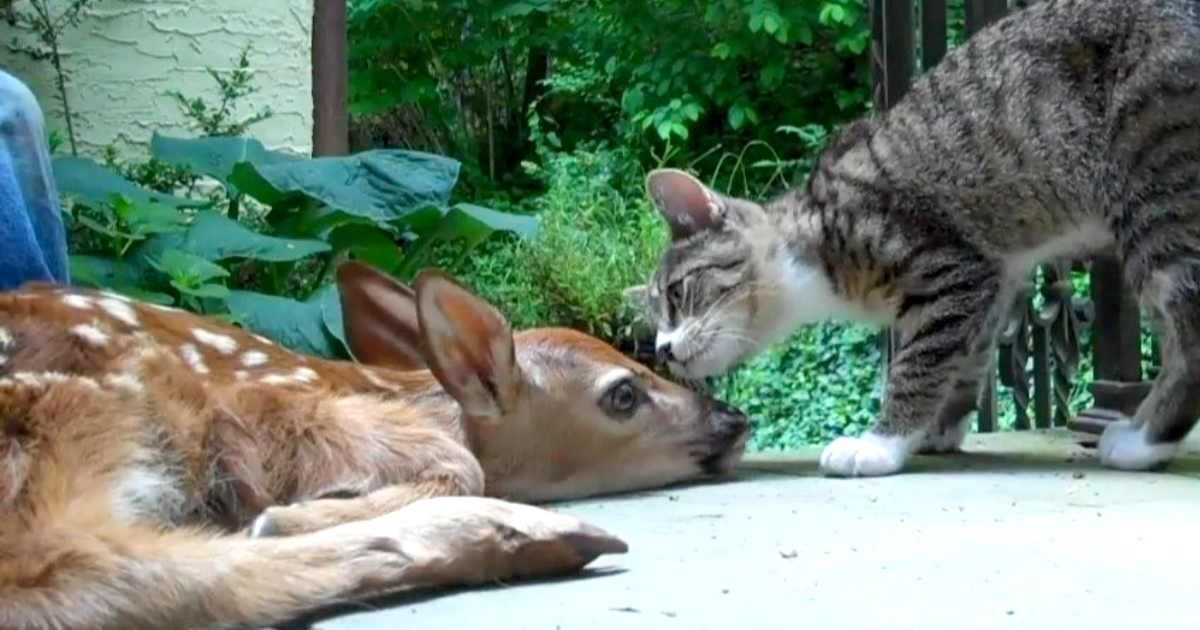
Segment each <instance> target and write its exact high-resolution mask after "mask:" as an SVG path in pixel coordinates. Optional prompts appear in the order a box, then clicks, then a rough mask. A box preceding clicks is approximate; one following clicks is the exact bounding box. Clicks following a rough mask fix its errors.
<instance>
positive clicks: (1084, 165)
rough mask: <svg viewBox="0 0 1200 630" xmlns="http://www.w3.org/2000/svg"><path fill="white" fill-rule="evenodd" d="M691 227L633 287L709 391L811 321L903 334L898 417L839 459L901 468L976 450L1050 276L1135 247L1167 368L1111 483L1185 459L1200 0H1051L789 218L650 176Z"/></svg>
mask: <svg viewBox="0 0 1200 630" xmlns="http://www.w3.org/2000/svg"><path fill="white" fill-rule="evenodd" d="M646 186H647V191H648V194H649V196H650V198H651V199H652V201H653V203H654V205H655V207H656V208H657V210H658V211H659V212H660V213H661V215H662V216H663V218H664V219H665V220H666V223H667V225H668V226H669V228H670V231H671V241H672V242H671V245H670V247H669V248H668V249H667V251H665V252H664V254H663V255H662V257H661V260H660V262H659V264H658V266H657V268H656V269H655V271H654V275H653V279H652V281H651V282H650V283H649V284H648V285H646V286H644V287H635V288H633V289H632V290H631V293H635V294H637V295H638V296H639V298H638V299H642V300H644V303H645V305H646V308H647V309H648V312H649V313H651V314H652V317H653V319H654V321H655V322H656V325H657V328H658V338H657V345H658V349H659V353H660V356H661V357H662V358H663V359H664V360H666V361H667V363H668V365H669V366H670V367H671V369H672V370H673V371H674V372H675V373H677V374H678V375H680V376H681V377H685V378H698V377H703V376H708V375H716V374H721V373H723V372H727V371H729V370H730V369H732V368H733V367H734V366H735V365H737V364H739V363H741V362H743V361H745V360H747V359H748V358H750V357H751V356H753V355H754V354H756V353H757V352H758V351H760V350H761V349H762V348H763V347H765V346H767V345H769V344H772V343H775V342H777V341H779V340H781V339H782V338H783V337H785V336H786V335H788V334H789V333H790V332H791V331H792V330H794V329H795V328H796V327H798V326H801V325H804V324H809V323H814V322H818V321H826V320H834V319H839V320H853V321H861V322H871V323H876V324H880V325H892V326H895V329H896V330H897V332H899V333H900V339H901V344H900V345H899V346H898V347H897V351H896V353H895V356H894V358H893V360H892V362H891V364H890V365H889V366H888V378H887V381H886V383H887V384H886V388H885V391H884V400H883V409H882V413H881V415H880V417H879V419H878V421H877V422H876V424H875V425H874V426H873V427H872V428H871V429H870V430H869V431H867V432H866V433H865V434H864V435H862V436H861V437H857V438H854V437H843V438H839V439H837V440H836V441H834V442H832V443H831V444H829V445H828V446H827V447H826V448H825V450H824V452H823V453H822V455H821V468H822V470H823V471H824V472H825V473H826V474H829V475H832V476H873V475H887V474H891V473H895V472H897V471H899V470H901V469H902V468H903V467H904V465H905V462H906V460H907V459H908V458H909V456H910V455H911V454H912V453H913V452H916V451H918V450H926V451H947V450H955V449H957V448H958V447H959V446H960V445H961V442H962V438H963V434H964V431H965V421H966V420H967V417H968V413H969V412H970V411H971V410H972V409H973V408H974V407H975V401H976V397H977V395H978V390H979V383H980V381H981V379H982V377H983V375H984V374H985V369H986V367H987V358H988V356H989V353H990V351H991V350H992V348H993V344H994V339H995V337H996V335H997V329H998V328H999V325H1000V322H1001V320H1002V319H1003V316H1004V315H1005V314H1006V313H1007V311H1008V309H1009V308H1010V307H1011V305H1012V304H1013V301H1014V299H1015V291H1016V287H1017V285H1018V283H1020V282H1022V281H1024V280H1027V279H1028V277H1029V275H1030V274H1031V273H1032V271H1033V270H1034V269H1035V267H1036V265H1037V264H1040V263H1042V262H1049V261H1052V260H1054V259H1057V258H1059V257H1063V256H1072V257H1074V256H1081V255H1086V254H1088V253H1091V252H1095V251H1097V250H1100V249H1103V248H1109V247H1112V248H1115V251H1116V252H1117V253H1118V255H1119V256H1120V257H1121V259H1122V260H1123V261H1124V264H1125V270H1126V273H1127V277H1126V280H1127V282H1128V283H1129V286H1130V288H1131V289H1133V290H1136V291H1137V293H1138V295H1139V296H1140V297H1141V299H1142V304H1143V308H1145V309H1146V310H1147V311H1148V312H1149V313H1150V314H1151V315H1152V316H1153V319H1154V324H1155V332H1156V334H1157V335H1158V336H1159V339H1160V342H1161V347H1162V371H1161V373H1160V374H1159V375H1158V377H1157V378H1156V379H1155V381H1154V384H1153V388H1152V389H1151V391H1150V393H1149V396H1148V397H1147V398H1146V399H1145V401H1144V402H1142V404H1141V406H1140V407H1139V408H1138V409H1137V412H1136V413H1135V415H1134V417H1133V418H1132V419H1126V420H1124V421H1121V422H1118V423H1114V424H1112V425H1111V426H1109V427H1108V428H1107V430H1106V431H1105V432H1104V434H1103V436H1102V438H1101V440H1100V444H1099V454H1100V458H1101V460H1102V462H1103V463H1104V464H1105V465H1107V466H1110V467H1114V468H1118V469H1126V470H1146V469H1154V468H1158V467H1161V466H1163V465H1165V464H1167V463H1168V462H1169V461H1170V460H1171V459H1172V458H1173V457H1174V456H1175V454H1176V452H1177V450H1178V448H1179V444H1180V442H1181V440H1182V439H1183V438H1184V437H1185V436H1186V435H1187V433H1188V432H1189V431H1190V430H1191V429H1192V427H1193V425H1194V424H1195V423H1196V420H1197V416H1198V415H1200V2H1198V1H1197V0H1045V1H1043V2H1040V3H1036V4H1033V5H1032V6H1031V7H1029V8H1027V9H1023V10H1020V11H1016V12H1013V13H1011V14H1010V15H1009V16H1008V17H1006V18H1003V19H1001V20H999V21H997V22H995V23H993V24H992V25H991V26H990V27H988V28H985V29H984V30H982V31H980V32H979V33H977V34H976V35H975V36H974V37H972V38H970V39H969V40H968V41H966V42H965V43H963V44H962V45H961V46H958V47H956V48H955V49H954V50H952V51H951V52H950V53H949V54H947V55H946V57H945V58H944V59H943V61H942V62H941V63H940V64H939V65H938V66H937V67H935V68H933V69H931V70H930V71H928V72H927V73H925V74H924V75H923V76H922V77H921V78H920V79H918V80H917V81H916V82H915V83H914V85H913V86H912V87H911V89H910V91H909V92H908V94H907V95H906V96H905V97H904V98H903V99H902V100H901V101H900V102H899V103H897V104H896V105H895V106H894V107H893V108H892V109H891V110H890V111H888V112H886V113H881V114H877V115H875V116H873V117H869V118H865V119H862V120H859V121H856V122H853V123H851V124H849V125H847V126H845V128H844V129H843V130H842V131H841V132H839V133H838V134H837V135H836V136H835V137H834V138H833V139H832V140H831V141H830V143H829V144H828V145H827V146H826V147H825V149H824V150H823V151H822V153H821V155H819V157H818V160H817V163H816V165H815V167H814V169H813V171H812V172H811V173H810V174H809V177H808V179H807V181H806V182H805V183H804V185H803V186H802V187H800V188H799V189H795V190H792V191H789V192H787V193H785V194H783V195H781V196H779V197H777V198H775V199H773V200H771V201H768V202H767V203H765V204H759V203H755V202H752V201H748V200H744V199H736V198H732V197H730V196H726V195H723V194H720V193H718V192H715V191H713V190H710V189H708V188H707V187H705V186H704V185H703V184H701V183H700V182H699V181H697V180H696V179H695V178H693V177H691V176H690V175H688V174H686V173H683V172H681V171H677V170H658V171H655V172H653V173H651V174H650V175H649V176H648V177H647V181H646Z"/></svg>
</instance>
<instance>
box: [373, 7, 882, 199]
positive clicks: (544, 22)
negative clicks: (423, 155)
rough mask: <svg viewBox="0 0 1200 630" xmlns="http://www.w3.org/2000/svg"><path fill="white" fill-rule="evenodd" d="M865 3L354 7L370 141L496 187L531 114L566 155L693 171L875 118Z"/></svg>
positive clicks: (526, 147) (525, 146)
mask: <svg viewBox="0 0 1200 630" xmlns="http://www.w3.org/2000/svg"><path fill="white" fill-rule="evenodd" d="M865 7H866V2H865V0H801V1H799V2H788V3H784V2H776V1H775V0H697V1H692V2H683V1H681V0H669V1H667V2H662V1H660V0H655V1H647V0H636V1H633V2H611V1H608V0H587V1H584V2H572V3H564V2H552V1H551V0H490V1H486V2H479V1H474V0H472V1H468V0H449V1H447V0H441V1H437V2H434V1H432V0H351V3H350V8H351V12H350V16H349V28H350V42H351V47H350V69H351V74H350V95H351V103H352V112H353V114H354V116H355V117H356V118H357V119H358V125H357V126H358V128H359V129H362V130H365V131H364V132H363V133H364V134H365V135H368V136H373V137H369V138H365V139H364V140H365V141H366V142H367V143H372V144H376V145H379V144H382V145H384V146H412V147H418V148H424V149H427V150H437V151H445V152H449V153H451V154H453V155H460V156H464V161H465V162H467V163H468V164H470V165H473V166H468V170H469V171H470V172H471V173H472V176H473V177H477V176H484V177H486V178H487V179H488V180H490V181H491V182H492V184H495V183H500V182H503V181H509V184H510V185H511V184H512V183H513V180H515V179H520V178H521V176H522V175H523V173H521V172H519V171H517V170H516V169H515V167H516V165H517V164H519V163H520V162H521V160H523V159H526V158H528V157H529V156H530V155H531V154H532V153H533V151H534V148H535V145H534V142H533V138H532V137H531V129H530V122H531V120H536V121H537V122H538V123H540V124H541V126H542V127H543V128H544V130H545V131H546V132H547V135H546V138H547V139H548V140H549V141H550V144H549V145H548V146H550V147H552V148H556V149H562V150H567V151H569V150H571V149H572V148H574V147H575V146H577V145H578V144H579V143H581V142H588V141H606V142H612V141H620V142H621V144H623V145H625V146H627V147H629V148H631V149H634V150H635V151H636V153H635V157H636V159H638V160H639V161H642V162H643V163H647V164H662V163H666V162H668V161H671V160H679V161H682V163H685V164H692V163H694V162H695V160H696V159H697V158H698V157H704V156H706V155H709V154H710V153H709V152H710V151H711V150H712V149H713V148H714V147H718V146H740V145H743V144H745V143H747V142H750V141H753V140H763V139H767V138H769V137H772V136H773V135H774V134H775V131H776V129H777V128H779V127H780V126H789V127H794V128H801V127H803V126H805V125H808V124H812V123H818V124H821V125H823V126H826V127H829V126H832V125H835V124H837V123H839V122H841V121H844V120H847V119H848V118H850V117H853V116H857V115H859V114H861V113H863V112H864V111H866V110H867V109H868V107H869V96H870V95H869V89H868V84H869V63H868V57H867V48H868V42H869V28H868V26H869V25H868V24H867V19H866V8H865ZM398 32H405V33H410V34H411V35H412V36H411V37H395V33H398ZM531 114H534V115H536V119H533V118H531ZM776 140H779V138H776ZM787 140H788V139H786V138H785V139H783V141H784V142H785V143H786V142H787ZM799 148H800V147H799V145H796V146H791V145H788V146H783V147H780V149H781V150H783V151H785V152H791V151H792V150H793V149H795V150H799ZM646 160H649V162H646ZM708 167H711V165H709V166H708Z"/></svg>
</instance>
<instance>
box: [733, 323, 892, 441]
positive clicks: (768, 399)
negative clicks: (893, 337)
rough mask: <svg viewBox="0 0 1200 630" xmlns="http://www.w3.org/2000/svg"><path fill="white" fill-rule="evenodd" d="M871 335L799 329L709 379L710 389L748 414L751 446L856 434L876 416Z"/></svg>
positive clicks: (841, 328)
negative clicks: (724, 373) (751, 425)
mask: <svg viewBox="0 0 1200 630" xmlns="http://www.w3.org/2000/svg"><path fill="white" fill-rule="evenodd" d="M878 339H879V336H878V333H877V332H876V331H874V330H872V329H870V328H868V327H865V326H856V325H842V324H822V325H818V326H811V327H806V328H803V329H801V330H799V331H797V332H796V333H795V334H793V335H792V336H791V337H790V338H789V339H788V340H787V341H786V342H784V343H780V344H777V345H776V347H774V348H770V349H768V350H766V351H764V352H763V353H762V354H761V355H759V356H758V357H757V358H755V359H753V360H751V361H750V362H748V363H746V364H745V365H743V366H742V367H741V368H739V369H738V370H736V371H734V372H733V373H732V374H730V375H728V376H725V377H722V378H720V379H716V381H715V387H714V394H715V395H717V396H718V397H721V398H723V399H725V400H727V401H729V402H730V403H732V404H734V405H737V406H739V407H741V408H742V410H743V411H745V412H746V413H747V414H749V415H750V418H751V420H752V422H753V423H754V434H753V437H752V438H751V443H750V448H751V449H755V450H761V449H794V448H800V447H803V446H809V445H813V444H823V443H825V442H828V441H829V440H831V439H833V438H836V437H839V436H842V435H857V434H858V433H860V432H861V431H863V430H865V429H866V428H867V427H868V426H870V425H871V423H872V422H874V421H875V418H876V416H877V415H878V414H879V408H880V393H881V384H882V382H883V379H882V378H881V374H882V372H881V365H882V363H881V362H882V360H883V357H882V354H881V352H880V347H879V343H878Z"/></svg>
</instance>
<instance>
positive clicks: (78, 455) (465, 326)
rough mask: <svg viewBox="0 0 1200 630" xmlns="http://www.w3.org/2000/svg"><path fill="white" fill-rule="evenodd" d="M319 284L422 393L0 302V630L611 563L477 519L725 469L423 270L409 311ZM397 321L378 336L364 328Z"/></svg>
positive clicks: (342, 365)
mask: <svg viewBox="0 0 1200 630" xmlns="http://www.w3.org/2000/svg"><path fill="white" fill-rule="evenodd" d="M339 282H340V288H341V289H342V293H343V305H344V306H345V308H346V312H345V319H346V327H347V331H348V333H349V334H348V337H349V338H351V339H352V341H351V345H352V346H354V345H355V344H362V343H369V344H372V351H371V352H373V355H372V356H373V357H374V358H375V360H376V361H377V362H378V363H381V364H388V363H390V364H392V365H396V366H401V367H406V368H412V367H414V366H415V364H420V365H429V367H430V368H432V372H431V371H430V370H413V369H406V370H396V369H387V368H380V367H368V366H362V365H356V364H353V363H346V362H334V361H326V360H321V359H317V358H314V357H306V356H301V355H297V354H294V353H291V352H289V351H287V350H286V349H284V348H282V347H280V346H278V345H275V344H273V343H271V342H269V341H267V340H265V339H262V338H258V337H255V336H252V335H250V334H248V333H246V332H244V331H242V330H240V329H237V328H235V327H232V326H229V325H225V324H222V323H220V322H217V321H214V320H211V319H207V318H202V317H198V316H195V315H192V314H188V313H184V312H182V311H176V310H164V309H160V308H157V307H153V306H149V305H144V304H139V303H135V302H130V301H128V300H126V299H125V298H122V297H119V296H113V295H108V294H103V293H100V292H95V291H91V290H86V289H70V288H62V287H53V286H46V285H31V286H27V287H25V288H24V289H23V290H21V291H19V292H14V293H10V294H0V413H2V415H0V627H3V628H6V629H7V628H14V629H15V628H143V627H144V628H184V627H187V628H224V627H238V626H244V625H267V624H271V623H275V622H279V621H282V620H285V619H288V618H291V617H294V616H296V615H297V614H300V613H302V612H305V611H308V610H312V609H314V608H318V607H321V606H325V605H328V604H331V603H334V602H338V601H345V600H348V599H356V598H360V597H364V596H368V595H371V594H374V593H377V592H380V591H385V590H391V589H395V588H405V587H411V586H418V585H422V584H463V583H478V582H482V581H486V580H493V579H502V578H508V577H522V576H527V575H548V574H555V573H560V572H564V571H571V570H577V569H579V568H581V567H582V566H584V565H586V564H588V563H589V562H591V561H592V560H593V559H595V558H596V557H597V556H598V555H600V554H602V553H611V552H620V551H623V550H624V543H622V542H620V541H619V540H617V539H615V538H613V537H611V536H609V535H608V534H606V533H604V532H603V531H601V530H598V529H596V528H594V527H591V526H590V525H586V524H584V523H581V522H579V521H578V520H576V519H573V518H570V517H566V516H561V515H556V514H553V513H551V512H548V511H545V510H542V509H539V508H534V507H532V506H528V505H521V504H517V503H509V502H507V501H501V500H496V499H484V498H482V497H479V496H478V495H482V494H485V493H486V494H489V495H493V496H498V497H503V498H504V499H508V500H514V501H543V500H551V499H559V498H573V497H580V496H587V495H589V494H594V493H600V492H618V491H625V490H631V489H635V488H647V487H653V486H657V485H663V484H667V483H671V482H675V481H679V480H682V479H685V478H688V477H693V476H697V475H700V474H702V473H704V472H721V471H724V470H727V469H728V467H729V466H730V465H732V463H733V462H734V461H736V460H737V458H738V457H739V456H740V454H741V452H742V448H743V444H744V441H745V433H746V430H747V428H748V427H747V424H746V422H745V418H744V416H742V415H741V414H740V413H738V412H737V411H736V410H733V409H731V408H728V407H726V406H723V405H721V404H719V403H716V402H715V401H712V400H709V399H706V398H703V397H701V396H699V395H697V394H695V393H693V392H691V391H689V390H686V389H684V388H682V387H680V386H678V385H675V384H673V383H670V382H669V381H666V380H663V379H661V378H658V377H656V376H655V375H653V374H652V373H650V372H649V371H648V370H646V369H645V368H644V367H642V366H640V365H639V364H637V363H635V362H632V361H630V360H628V359H626V358H625V357H624V356H622V355H620V354H619V353H617V352H616V351H615V350H613V349H612V348H611V347H609V346H607V345H606V344H603V343H602V342H600V341H598V340H595V339H592V338H590V337H587V336H586V335H582V334H581V333H578V332H575V331H570V330H535V331H526V332H523V333H518V334H517V335H515V336H514V335H512V334H511V333H510V332H509V330H508V327H507V323H506V322H505V321H504V319H503V317H502V316H501V315H500V314H499V313H498V312H496V311H495V309H493V308H492V307H490V306H489V305H487V304H486V303H485V302H483V301H482V300H480V299H479V298H477V297H475V296H474V295H473V294H472V293H471V292H470V291H469V290H467V289H466V288H464V287H462V286H460V285H458V284H457V283H455V282H453V281H452V280H450V279H449V278H447V277H445V276H443V275H441V274H438V273H435V272H424V273H423V274H422V275H421V276H420V277H419V278H418V282H417V290H416V292H415V293H414V292H412V291H411V290H409V289H407V287H403V285H400V284H399V283H396V282H394V281H392V280H391V279H389V278H387V277H386V276H383V274H380V273H378V272H375V271H373V270H371V269H370V268H367V267H365V266H362V265H358V264H357V263H348V264H347V265H346V266H344V271H343V272H341V273H339ZM404 300H407V301H408V303H409V306H411V307H412V308H408V309H399V310H398V311H397V313H399V315H396V316H395V318H393V316H391V315H389V311H388V310H387V309H386V308H369V307H368V305H367V304H366V303H367V302H373V305H374V306H380V305H381V304H386V303H388V302H389V301H393V302H394V303H400V302H403V301H404ZM397 301H398V302H397ZM414 316H415V317H416V318H417V319H419V321H413V318H414ZM378 326H387V327H389V328H390V331H389V332H388V333H387V334H382V333H379V332H377V331H376V332H371V331H366V330H365V329H366V328H369V327H378ZM197 331H201V332H197ZM356 340H357V341H356ZM355 349H356V350H359V352H356V356H363V355H364V354H365V353H363V352H361V351H362V350H363V347H361V346H359V347H358V348H355ZM413 357H418V358H417V359H415V360H414V359H413ZM435 375H436V377H435ZM614 376H615V377H617V378H629V379H632V380H633V381H636V383H637V387H639V388H641V391H644V392H645V395H646V402H645V403H644V404H643V405H641V406H640V408H639V409H638V410H637V412H636V413H634V414H632V415H631V416H630V417H628V418H625V419H623V420H621V421H615V420H614V419H613V418H610V417H608V416H606V415H605V414H604V412H603V409H602V405H599V404H598V403H597V398H598V396H599V397H600V398H601V400H604V396H605V395H606V394H607V393H608V392H609V391H610V389H611V387H612V383H611V380H612V379H613V378H614ZM605 379H609V380H605ZM452 495H459V496H457V497H452ZM428 497H439V498H433V499H429V500H422V499H426V498H428ZM247 527H249V530H250V534H251V536H250V537H249V538H247V537H245V536H244V534H241V535H239V534H235V533H234V532H236V531H237V530H239V529H243V528H247Z"/></svg>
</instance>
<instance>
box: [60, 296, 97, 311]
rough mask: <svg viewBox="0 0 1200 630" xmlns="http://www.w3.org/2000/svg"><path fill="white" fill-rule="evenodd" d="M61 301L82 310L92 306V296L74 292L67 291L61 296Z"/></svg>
mask: <svg viewBox="0 0 1200 630" xmlns="http://www.w3.org/2000/svg"><path fill="white" fill-rule="evenodd" d="M62 301H63V304H66V305H67V306H70V307H71V308H81V309H83V310H88V309H91V308H92V298H90V297H88V296H86V295H78V294H75V293H68V294H66V295H64V296H62Z"/></svg>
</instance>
